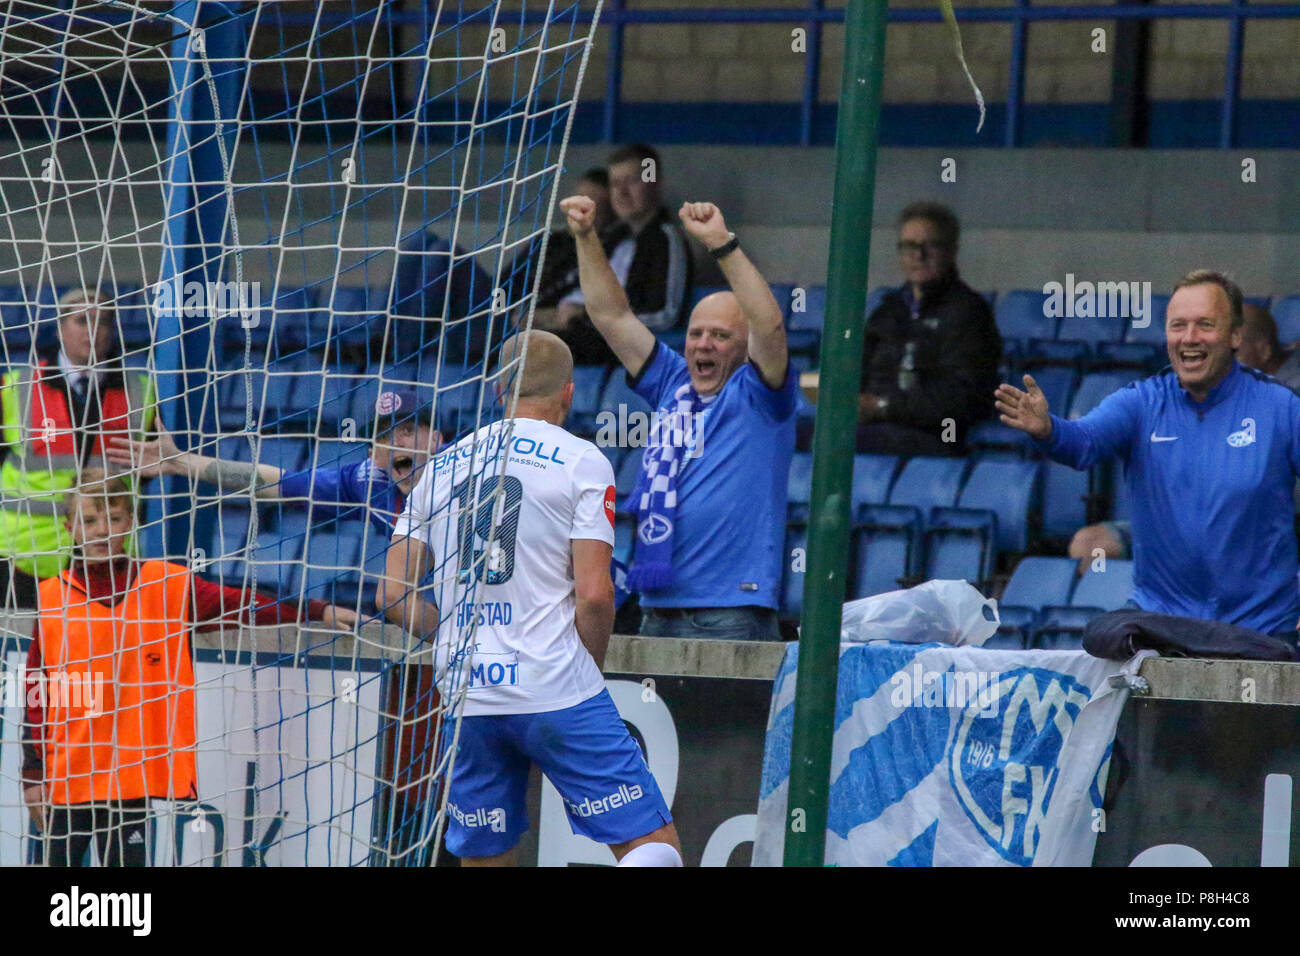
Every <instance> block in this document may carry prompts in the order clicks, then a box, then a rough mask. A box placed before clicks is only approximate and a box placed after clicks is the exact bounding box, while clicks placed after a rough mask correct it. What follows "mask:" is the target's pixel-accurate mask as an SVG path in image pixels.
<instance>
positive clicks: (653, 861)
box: [618, 843, 682, 866]
mask: <svg viewBox="0 0 1300 956" xmlns="http://www.w3.org/2000/svg"><path fill="white" fill-rule="evenodd" d="M618 865H619V866H681V865H682V857H681V854H680V853H678V852H677V851H676V850H675V849H674V848H673V847H672V846H670V845H669V844H667V843H642V844H641V845H640V846H634V847H633V848H632V849H630V850H628V851H627V853H625V854H623V859H621V860H619V861H618Z"/></svg>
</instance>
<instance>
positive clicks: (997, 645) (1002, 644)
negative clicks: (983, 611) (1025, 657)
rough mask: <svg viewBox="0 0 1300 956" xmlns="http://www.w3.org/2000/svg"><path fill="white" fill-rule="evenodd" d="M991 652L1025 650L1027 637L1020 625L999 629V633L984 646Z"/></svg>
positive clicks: (1005, 626)
mask: <svg viewBox="0 0 1300 956" xmlns="http://www.w3.org/2000/svg"><path fill="white" fill-rule="evenodd" d="M982 646H984V648H988V649H989V650H1024V648H1026V635H1024V631H1023V630H1022V628H1021V626H1019V624H1015V626H1008V624H1005V623H1004V626H1001V627H998V628H997V632H996V633H995V635H993V636H992V637H989V639H988V640H987V641H984V644H983V645H982Z"/></svg>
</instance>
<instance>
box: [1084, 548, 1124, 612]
mask: <svg viewBox="0 0 1300 956" xmlns="http://www.w3.org/2000/svg"><path fill="white" fill-rule="evenodd" d="M1132 596H1133V562H1132V561H1122V560H1120V559H1118V558H1107V559H1106V565H1105V570H1104V571H1094V570H1092V567H1091V566H1089V568H1088V570H1087V571H1086V572H1085V573H1084V575H1083V577H1081V578H1080V579H1079V583H1078V584H1077V585H1075V588H1074V596H1073V597H1072V598H1071V599H1070V606H1071V607H1097V608H1101V609H1102V610H1103V611H1114V610H1117V609H1119V608H1121V607H1123V606H1124V605H1125V603H1127V602H1128V600H1129V599H1130V598H1131V597H1132Z"/></svg>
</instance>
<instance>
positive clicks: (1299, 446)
mask: <svg viewBox="0 0 1300 956" xmlns="http://www.w3.org/2000/svg"><path fill="white" fill-rule="evenodd" d="M1039 444H1040V447H1042V448H1043V449H1044V450H1045V451H1046V453H1047V454H1048V455H1049V456H1050V457H1051V458H1052V459H1054V460H1056V461H1060V462H1064V463H1065V464H1067V465H1070V466H1072V467H1074V468H1080V469H1082V468H1088V467H1091V466H1092V465H1093V464H1095V463H1096V462H1099V461H1102V460H1105V459H1107V458H1119V459H1121V460H1122V461H1123V462H1124V480H1125V483H1126V485H1127V489H1128V495H1129V502H1130V507H1131V510H1132V520H1133V562H1134V564H1133V572H1134V573H1133V599H1134V600H1135V601H1136V602H1137V604H1138V606H1139V607H1141V608H1142V609H1143V610H1147V611H1158V612H1161V613H1164V614H1178V615H1181V616H1183V617H1194V618H1200V619H1201V620H1207V621H1225V622H1227V623H1229V624H1236V625H1239V626H1241V627H1248V628H1251V629H1252V630H1255V631H1260V632H1262V633H1264V634H1283V633H1291V634H1294V632H1295V628H1296V619H1297V617H1300V588H1298V587H1297V583H1296V567H1297V561H1296V536H1295V531H1294V525H1293V514H1294V504H1293V496H1292V491H1293V488H1294V487H1295V481H1296V476H1297V475H1298V474H1300V398H1298V397H1297V396H1296V395H1295V393H1293V392H1292V391H1291V390H1290V389H1289V388H1287V387H1286V386H1285V385H1282V384H1281V383H1280V382H1278V381H1277V380H1275V379H1273V378H1272V377H1270V376H1268V375H1265V374H1264V373H1263V372H1258V371H1256V370H1254V369H1251V368H1246V367H1244V366H1242V365H1240V364H1238V363H1236V362H1234V363H1233V366H1232V370H1231V371H1230V372H1229V373H1228V374H1227V376H1225V377H1224V379H1223V381H1221V382H1220V383H1219V384H1218V385H1216V386H1215V387H1214V388H1213V389H1211V390H1210V393H1209V395H1207V396H1206V399H1205V401H1204V402H1197V401H1195V400H1194V399H1193V398H1192V397H1191V396H1190V395H1188V394H1187V392H1186V391H1185V390H1184V389H1183V387H1182V386H1181V385H1179V383H1178V377H1177V376H1176V375H1175V374H1174V372H1173V371H1172V370H1171V369H1168V368H1167V369H1165V371H1163V372H1162V373H1161V374H1159V375H1155V376H1152V377H1151V378H1147V379H1143V380H1141V381H1138V382H1134V383H1132V384H1130V385H1128V386H1127V387H1126V388H1122V389H1120V390H1119V391H1118V392H1115V393H1114V394H1112V395H1110V396H1108V397H1107V398H1105V399H1104V400H1103V401H1102V402H1101V404H1100V405H1098V406H1097V407H1096V408H1095V409H1094V410H1093V411H1091V412H1089V413H1088V414H1087V415H1085V416H1084V417H1083V418H1081V419H1079V420H1078V421H1074V422H1069V421H1065V420H1063V419H1060V418H1057V417H1056V416H1055V415H1053V416H1052V435H1051V437H1050V438H1049V439H1048V440H1047V441H1046V442H1042V443H1039Z"/></svg>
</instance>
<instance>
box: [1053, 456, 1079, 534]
mask: <svg viewBox="0 0 1300 956" xmlns="http://www.w3.org/2000/svg"><path fill="white" fill-rule="evenodd" d="M1045 464H1046V470H1045V472H1044V479H1043V534H1044V535H1045V536H1046V537H1049V538H1068V537H1071V536H1073V534H1074V533H1075V532H1076V531H1078V530H1079V529H1080V528H1082V527H1083V526H1084V525H1085V524H1087V522H1088V503H1087V497H1088V494H1089V478H1088V472H1087V471H1076V470H1075V469H1073V468H1071V467H1070V466H1069V465H1063V464H1061V463H1060V462H1058V461H1049V462H1046V463H1045Z"/></svg>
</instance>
